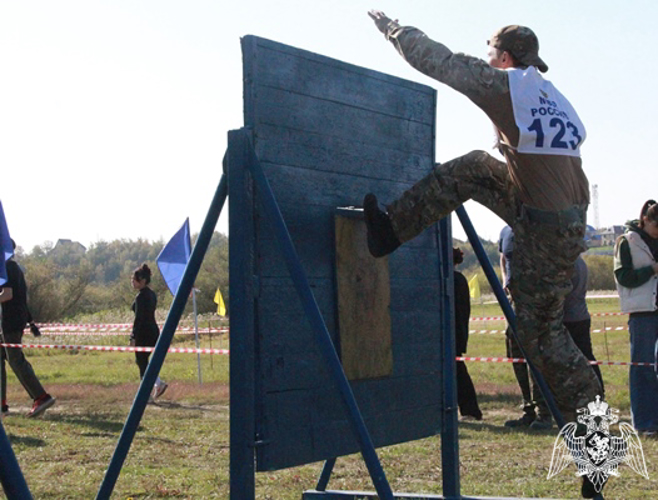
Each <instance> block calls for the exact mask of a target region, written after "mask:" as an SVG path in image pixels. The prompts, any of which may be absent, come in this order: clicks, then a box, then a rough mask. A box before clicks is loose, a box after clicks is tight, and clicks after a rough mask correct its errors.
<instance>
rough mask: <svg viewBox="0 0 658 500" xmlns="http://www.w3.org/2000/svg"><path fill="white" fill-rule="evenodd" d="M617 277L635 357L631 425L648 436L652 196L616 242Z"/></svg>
mask: <svg viewBox="0 0 658 500" xmlns="http://www.w3.org/2000/svg"><path fill="white" fill-rule="evenodd" d="M614 272H615V281H616V284H617V291H618V292H619V299H620V302H621V310H622V312H624V313H628V314H629V316H628V330H629V332H630V341H631V362H633V363H647V365H644V366H633V365H631V367H630V375H629V385H630V394H631V416H632V418H633V426H634V427H635V429H636V430H637V431H638V432H640V433H641V434H642V435H644V436H654V437H655V436H656V435H657V434H658V377H657V375H656V371H655V367H656V349H657V348H658V302H657V301H658V204H656V202H655V201H654V200H648V201H647V202H645V203H644V205H643V206H642V210H641V211H640V218H639V219H638V220H633V221H629V222H627V223H626V232H625V233H624V234H623V235H621V236H620V237H619V238H618V239H617V242H616V244H615V258H614Z"/></svg>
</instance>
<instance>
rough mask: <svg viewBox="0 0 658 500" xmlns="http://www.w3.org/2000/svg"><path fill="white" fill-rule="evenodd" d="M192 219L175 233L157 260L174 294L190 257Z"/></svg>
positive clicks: (187, 220) (186, 221)
mask: <svg viewBox="0 0 658 500" xmlns="http://www.w3.org/2000/svg"><path fill="white" fill-rule="evenodd" d="M190 253H191V245H190V219H189V218H187V219H185V223H184V224H183V226H182V227H181V228H180V229H179V230H178V232H177V233H176V234H174V235H173V236H172V237H171V239H170V240H169V243H167V244H166V245H165V246H164V248H163V249H162V251H161V252H160V255H158V257H157V259H155V261H156V262H157V264H158V269H160V273H161V274H162V277H163V278H164V280H165V283H167V287H168V288H169V291H170V292H171V294H172V295H176V292H177V291H178V287H179V285H180V282H181V279H183V272H184V271H185V266H187V261H188V260H189V259H190Z"/></svg>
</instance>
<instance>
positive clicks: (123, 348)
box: [0, 343, 229, 354]
mask: <svg viewBox="0 0 658 500" xmlns="http://www.w3.org/2000/svg"><path fill="white" fill-rule="evenodd" d="M0 347H10V348H12V347H18V348H21V349H30V348H31V349H62V350H68V351H115V352H153V351H154V350H155V347H133V346H109V345H61V344H2V343H0ZM167 352H174V353H183V354H228V353H229V350H228V349H196V348H193V347H190V348H188V347H171V348H169V349H168V350H167Z"/></svg>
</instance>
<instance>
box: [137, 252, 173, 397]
mask: <svg viewBox="0 0 658 500" xmlns="http://www.w3.org/2000/svg"><path fill="white" fill-rule="evenodd" d="M150 282H151V269H150V268H149V267H148V266H147V265H146V264H142V265H141V266H139V267H138V268H137V269H135V271H134V272H133V275H132V278H131V283H132V286H133V288H134V289H135V290H137V291H138V294H137V296H136V297H135V301H134V302H133V305H132V310H133V312H134V313H135V320H134V322H133V330H132V334H131V335H130V345H131V346H137V347H155V344H157V342H158V337H159V336H160V328H159V327H158V324H157V322H156V321H155V309H156V307H157V305H158V296H157V295H156V294H155V292H154V291H153V290H151V288H150V287H149V283H150ZM150 356H151V353H150V352H135V361H136V363H137V366H138V367H139V378H140V379H143V378H144V374H145V373H146V368H147V367H148V364H149V357H150ZM167 387H168V384H167V383H166V382H165V381H164V380H161V379H160V377H158V378H157V380H156V381H155V385H154V387H153V393H152V397H153V399H156V398H159V397H160V396H162V395H163V394H164V392H165V391H166V390H167Z"/></svg>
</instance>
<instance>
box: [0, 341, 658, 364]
mask: <svg viewBox="0 0 658 500" xmlns="http://www.w3.org/2000/svg"><path fill="white" fill-rule="evenodd" d="M0 347H9V348H21V349H29V348H32V349H62V350H74V351H114V352H152V351H153V350H155V347H132V346H107V345H60V344H3V343H0ZM167 352H173V353H183V354H230V351H229V350H228V349H196V348H192V347H190V348H188V347H171V348H169V349H168V350H167ZM455 359H456V360H457V361H483V362H487V363H525V359H524V358H500V357H482V356H477V357H468V356H457V357H456V358H455ZM589 364H590V365H605V366H613V365H614V366H654V364H653V363H638V362H630V361H590V362H589Z"/></svg>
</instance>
